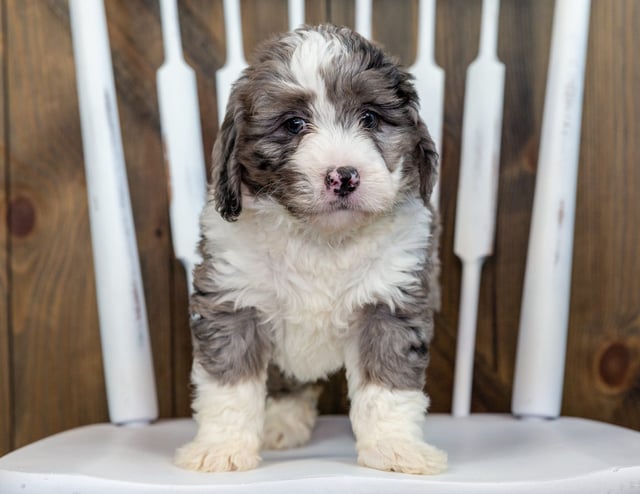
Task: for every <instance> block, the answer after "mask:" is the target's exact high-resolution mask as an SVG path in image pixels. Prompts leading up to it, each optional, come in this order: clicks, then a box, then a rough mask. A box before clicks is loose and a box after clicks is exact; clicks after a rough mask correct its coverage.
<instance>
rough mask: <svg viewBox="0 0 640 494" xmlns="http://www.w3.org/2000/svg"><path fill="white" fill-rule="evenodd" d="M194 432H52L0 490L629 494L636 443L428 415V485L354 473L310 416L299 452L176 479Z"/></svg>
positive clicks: (578, 424) (24, 454)
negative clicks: (439, 455) (437, 463)
mask: <svg viewBox="0 0 640 494" xmlns="http://www.w3.org/2000/svg"><path fill="white" fill-rule="evenodd" d="M195 430H196V426H195V423H194V422H193V421H191V420H189V419H179V420H170V421H161V422H158V423H157V424H154V425H152V426H150V427H140V428H125V427H116V426H113V425H110V424H99V425H93V426H87V427H82V428H78V429H73V430H70V431H67V432H63V433H60V434H57V435H55V436H51V437H49V438H47V439H44V440H41V441H38V442H36V443H34V444H31V445H29V446H26V447H24V448H22V449H19V450H17V451H14V452H12V453H10V454H8V455H6V456H5V457H3V458H0V492H1V493H2V494H14V493H20V494H26V493H47V494H58V493H65V494H67V493H78V494H83V493H91V494H112V493H118V494H126V493H156V492H157V493H169V492H172V493H191V492H194V493H205V492H206V493H217V492H225V493H245V492H260V493H261V494H264V493H272V492H273V493H296V494H298V493H305V494H306V493H320V492H346V493H356V492H358V493H360V492H361V493H367V494H370V493H385V494H388V493H393V494H396V493H400V492H403V493H404V492H407V493H460V492H462V493H476V492H477V493H501V492H504V493H521V492H522V493H524V492H548V493H551V492H562V493H574V492H575V493H580V494H582V493H588V492H621V493H622V492H624V493H627V492H640V433H639V432H635V431H631V430H629V429H623V428H621V427H616V426H612V425H608V424H603V423H598V422H593V421H589V420H584V419H575V418H560V419H557V420H552V421H542V420H540V421H522V420H518V419H514V418H512V417H511V416H509V415H485V414H482V415H472V416H470V417H467V418H453V417H451V416H449V415H429V416H428V417H427V420H426V422H425V425H424V432H425V437H426V438H427V440H428V441H429V442H430V443H432V444H434V445H436V446H438V447H440V448H442V449H444V450H445V451H447V452H448V453H449V470H448V471H447V472H446V473H443V474H440V475H437V476H433V477H422V476H417V475H404V474H398V473H390V472H380V471H377V470H372V469H368V468H363V467H360V466H358V465H357V462H356V453H355V447H354V439H353V435H352V432H351V427H350V425H349V421H348V419H347V418H346V417H343V416H323V417H320V418H319V420H318V424H317V426H316V429H315V431H314V434H313V438H312V440H311V442H310V444H309V445H307V446H305V447H302V448H298V449H293V450H288V451H265V452H263V454H262V457H263V462H262V464H261V465H260V466H259V467H258V468H257V469H255V470H252V471H249V472H231V473H222V474H220V473H217V474H203V473H194V472H187V471H184V470H181V469H179V468H177V467H175V466H173V464H172V463H171V459H172V456H173V452H174V451H175V449H176V447H178V446H180V445H182V444H184V443H186V442H188V441H189V440H190V439H191V438H192V437H193V435H194V433H195Z"/></svg>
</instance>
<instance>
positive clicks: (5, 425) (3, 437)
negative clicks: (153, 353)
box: [0, 3, 13, 456]
mask: <svg viewBox="0 0 640 494" xmlns="http://www.w3.org/2000/svg"><path fill="white" fill-rule="evenodd" d="M4 16H5V5H4V3H2V4H0V114H1V115H2V118H0V218H3V219H4V218H7V201H8V197H9V181H8V180H7V178H8V170H7V152H8V149H7V142H6V133H5V125H6V122H5V120H6V116H7V113H6V108H5V102H6V101H7V100H6V92H5V87H4V80H5V74H6V70H7V68H6V63H5V62H6V57H5V46H6V39H5V32H4V26H5V23H4ZM8 256H9V242H8V238H7V228H6V227H5V224H4V223H3V224H2V227H1V228H0V456H2V455H3V454H5V453H7V452H8V451H10V450H11V449H12V443H13V441H12V431H13V417H12V404H13V402H12V399H11V371H12V369H11V354H10V352H11V335H10V314H9V293H10V286H9V276H8V270H7V268H8V266H7V262H8Z"/></svg>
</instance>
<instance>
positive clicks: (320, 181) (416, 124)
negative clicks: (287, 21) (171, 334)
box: [176, 26, 447, 474]
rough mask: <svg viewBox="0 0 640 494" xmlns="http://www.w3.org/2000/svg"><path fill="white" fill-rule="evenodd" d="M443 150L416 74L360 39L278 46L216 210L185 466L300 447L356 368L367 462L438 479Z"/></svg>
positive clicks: (224, 158)
mask: <svg viewBox="0 0 640 494" xmlns="http://www.w3.org/2000/svg"><path fill="white" fill-rule="evenodd" d="M436 160H437V155H436V151H435V148H434V144H433V142H432V140H431V138H430V137H429V134H428V132H427V128H426V126H425V124H424V123H423V122H422V121H421V119H420V117H419V115H418V98H417V95H416V91H415V89H414V87H413V85H412V82H411V76H410V75H409V74H407V73H406V72H405V71H403V70H402V69H401V68H400V67H399V66H398V65H397V63H396V62H395V61H394V60H393V59H392V58H390V57H389V56H387V55H386V54H385V53H384V52H383V51H382V50H381V49H380V48H379V47H378V46H376V45H374V44H373V43H371V42H369V41H367V40H366V39H364V38H363V37H361V36H360V35H358V34H356V33H354V32H352V31H351V30H349V29H347V28H337V27H333V26H319V27H315V28H309V27H306V28H302V29H299V30H297V31H295V32H293V33H288V34H285V35H282V36H280V37H278V38H276V39H274V40H271V41H269V42H267V43H266V44H264V45H263V46H262V47H261V48H260V49H259V50H258V52H257V54H256V55H255V59H254V61H253V63H252V65H250V66H249V67H248V68H247V69H246V70H245V71H244V72H243V74H242V76H241V77H240V79H239V80H238V81H237V83H236V84H235V85H234V87H233V89H232V92H231V96H230V100H229V104H228V107H227V113H226V116H225V118H224V123H223V124H222V127H221V129H220V132H219V135H218V138H217V141H216V143H215V146H214V149H213V169H212V172H213V176H212V183H211V185H210V187H209V197H208V202H207V205H206V207H205V208H204V211H203V213H202V216H201V233H202V241H201V244H200V249H201V254H202V258H203V262H202V264H200V265H199V266H197V267H196V269H195V274H194V295H193V297H192V299H191V329H192V335H193V344H194V364H193V372H192V380H193V384H194V387H195V396H194V400H193V410H194V416H195V419H196V421H197V423H198V426H199V429H198V432H197V435H196V437H195V439H194V440H193V442H191V443H189V444H187V445H185V446H183V447H182V448H180V449H179V450H178V452H177V454H176V463H177V464H178V465H179V466H182V467H184V468H188V469H192V470H201V471H229V470H247V469H251V468H254V467H256V466H257V465H258V462H259V461H260V457H259V451H260V449H261V448H265V449H274V448H277V449H280V448H289V447H295V446H300V445H302V444H304V443H305V442H306V441H307V440H308V439H309V438H310V436H311V431H312V428H313V425H314V421H315V419H316V414H317V412H316V400H317V397H318V389H317V387H316V386H315V385H314V383H315V382H316V381H317V380H320V379H323V378H325V377H326V376H327V375H329V374H330V373H332V372H334V371H336V370H338V369H340V368H341V367H343V366H344V367H345V369H346V375H347V380H348V390H349V398H350V400H351V409H350V419H351V423H352V427H353V432H354V434H355V437H356V449H357V453H358V461H359V463H360V464H362V465H365V466H368V467H372V468H378V469H382V470H391V471H397V472H408V473H419V474H432V473H437V472H440V471H442V470H443V469H445V468H446V461H447V459H446V455H445V454H444V453H443V452H442V451H440V450H438V449H436V448H434V447H433V446H430V445H429V444H427V443H425V442H424V441H423V437H422V436H423V434H422V428H421V423H422V421H423V419H424V414H425V412H426V409H427V406H428V404H429V400H428V398H427V397H426V396H425V394H424V393H423V386H424V384H425V370H426V367H427V363H428V360H429V342H430V340H431V336H432V332H433V308H434V305H435V304H436V303H437V298H438V293H437V288H436V285H435V279H436V270H437V269H438V267H437V262H436V259H435V251H436V247H435V240H434V231H435V230H436V222H435V221H434V212H433V211H432V209H431V207H430V206H429V196H430V193H431V188H432V186H433V183H434V181H435V178H436V177H435V174H436Z"/></svg>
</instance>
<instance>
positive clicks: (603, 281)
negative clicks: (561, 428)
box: [563, 0, 640, 429]
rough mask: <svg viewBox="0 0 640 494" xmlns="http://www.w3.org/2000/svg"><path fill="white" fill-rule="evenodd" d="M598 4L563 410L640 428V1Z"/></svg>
mask: <svg viewBox="0 0 640 494" xmlns="http://www.w3.org/2000/svg"><path fill="white" fill-rule="evenodd" d="M592 9H593V10H592V14H591V37H590V41H589V48H588V50H589V51H588V58H587V69H586V81H585V104H584V118H583V127H582V146H581V164H580V166H581V168H580V173H579V179H578V198H577V199H578V206H577V216H576V233H575V257H574V266H573V283H572V290H573V294H572V305H571V322H570V332H569V342H568V345H569V352H568V355H567V373H566V379H565V394H564V401H563V410H564V411H565V412H566V413H567V414H577V415H582V416H587V417H591V418H595V419H599V420H604V421H608V422H613V423H617V424H621V425H626V426H628V427H633V428H636V429H640V385H639V383H640V283H639V282H638V280H640V257H639V256H638V245H639V244H640V201H639V200H638V193H637V191H638V186H639V185H640V166H639V157H640V119H639V116H640V98H638V95H637V88H638V81H639V80H640V63H639V62H638V60H637V57H636V51H637V47H638V46H640V33H638V30H637V26H638V23H640V5H639V4H638V2H636V1H634V0H625V1H621V2H607V1H606V0H596V1H594V2H593V3H592Z"/></svg>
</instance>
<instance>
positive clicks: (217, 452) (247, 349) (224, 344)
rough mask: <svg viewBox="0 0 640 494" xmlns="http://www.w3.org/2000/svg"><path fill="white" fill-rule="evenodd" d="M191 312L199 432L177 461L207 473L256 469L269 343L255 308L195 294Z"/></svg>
mask: <svg viewBox="0 0 640 494" xmlns="http://www.w3.org/2000/svg"><path fill="white" fill-rule="evenodd" d="M199 305H200V306H199ZM194 309H197V310H194ZM192 314H193V315H192V318H193V319H192V326H191V327H192V334H193V341H194V365H193V371H192V380H193V384H194V386H195V398H194V400H193V410H194V418H195V419H196V421H197V422H198V432H197V434H196V437H195V439H194V440H193V441H192V442H191V443H189V444H187V445H185V446H183V447H182V448H180V449H178V451H177V452H176V457H175V463H176V464H177V465H178V466H180V467H183V468H187V469H190V470H200V471H206V472H222V471H230V470H248V469H251V468H254V467H256V466H257V465H258V462H259V461H260V457H259V456H258V452H259V449H260V445H261V443H262V434H263V428H264V412H265V398H266V380H267V373H266V370H267V361H268V358H269V349H270V346H269V341H268V339H267V338H266V337H265V335H264V331H263V330H261V328H260V326H259V325H258V323H257V322H256V316H255V311H253V310H250V309H244V310H240V311H235V310H234V309H233V308H232V307H229V306H224V305H223V306H216V307H213V308H211V307H208V306H206V304H204V305H202V304H198V300H197V296H194V300H192Z"/></svg>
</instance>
